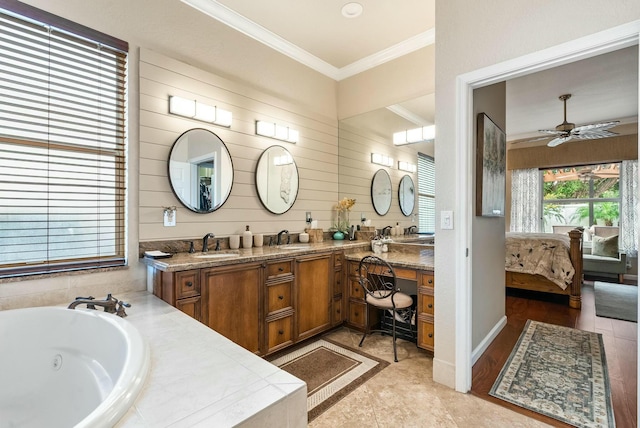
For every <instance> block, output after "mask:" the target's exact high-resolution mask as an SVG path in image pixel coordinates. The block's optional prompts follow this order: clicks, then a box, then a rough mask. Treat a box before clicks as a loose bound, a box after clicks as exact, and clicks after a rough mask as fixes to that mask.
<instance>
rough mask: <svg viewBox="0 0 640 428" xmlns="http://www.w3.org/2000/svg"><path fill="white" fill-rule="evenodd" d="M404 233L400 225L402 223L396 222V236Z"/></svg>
mask: <svg viewBox="0 0 640 428" xmlns="http://www.w3.org/2000/svg"><path fill="white" fill-rule="evenodd" d="M401 235H402V228H401V227H400V223H396V236H401Z"/></svg>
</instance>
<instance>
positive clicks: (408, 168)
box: [398, 161, 418, 173]
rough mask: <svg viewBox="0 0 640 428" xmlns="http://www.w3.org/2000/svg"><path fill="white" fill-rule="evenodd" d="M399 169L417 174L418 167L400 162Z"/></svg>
mask: <svg viewBox="0 0 640 428" xmlns="http://www.w3.org/2000/svg"><path fill="white" fill-rule="evenodd" d="M398 169H399V170H401V171H407V172H411V173H415V172H416V171H417V170H418V167H417V166H416V164H413V163H409V162H405V161H398Z"/></svg>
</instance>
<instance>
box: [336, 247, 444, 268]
mask: <svg viewBox="0 0 640 428" xmlns="http://www.w3.org/2000/svg"><path fill="white" fill-rule="evenodd" d="M374 255H375V254H374V253H373V251H355V252H350V253H346V254H345V255H344V258H345V259H347V260H350V261H360V259H362V258H363V257H365V256H374ZM378 257H380V258H381V259H383V260H386V261H387V262H389V264H390V265H392V266H399V267H400V266H401V267H406V268H410V269H420V270H431V271H432V270H433V265H434V250H433V248H428V249H424V250H420V251H396V250H391V251H388V252H386V253H382V254H379V255H378Z"/></svg>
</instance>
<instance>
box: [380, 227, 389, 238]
mask: <svg viewBox="0 0 640 428" xmlns="http://www.w3.org/2000/svg"><path fill="white" fill-rule="evenodd" d="M390 233H391V226H385V227H383V228H382V232H380V235H382V236H389V234H390Z"/></svg>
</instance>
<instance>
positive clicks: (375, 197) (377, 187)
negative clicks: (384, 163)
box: [371, 169, 391, 215]
mask: <svg viewBox="0 0 640 428" xmlns="http://www.w3.org/2000/svg"><path fill="white" fill-rule="evenodd" d="M371 202H373V209H375V210H376V212H377V213H378V214H379V215H385V214H386V213H388V212H389V208H391V177H389V173H388V172H387V171H386V170H384V169H379V170H378V171H376V173H375V174H374V175H373V180H371Z"/></svg>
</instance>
